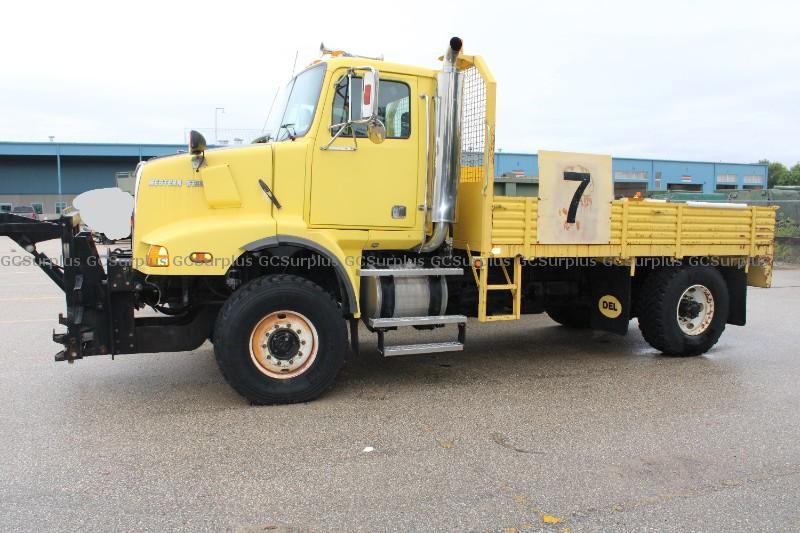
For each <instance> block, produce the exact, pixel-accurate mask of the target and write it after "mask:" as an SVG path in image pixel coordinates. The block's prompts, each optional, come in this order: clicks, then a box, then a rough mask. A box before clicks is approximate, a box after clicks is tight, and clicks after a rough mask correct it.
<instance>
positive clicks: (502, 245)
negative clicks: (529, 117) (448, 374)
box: [468, 196, 777, 321]
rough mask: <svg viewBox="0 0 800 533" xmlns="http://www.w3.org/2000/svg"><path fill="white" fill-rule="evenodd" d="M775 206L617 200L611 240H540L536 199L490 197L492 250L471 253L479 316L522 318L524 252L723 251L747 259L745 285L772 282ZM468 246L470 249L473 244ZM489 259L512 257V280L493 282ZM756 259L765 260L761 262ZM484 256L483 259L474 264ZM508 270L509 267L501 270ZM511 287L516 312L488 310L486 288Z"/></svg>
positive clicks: (622, 260) (622, 259)
mask: <svg viewBox="0 0 800 533" xmlns="http://www.w3.org/2000/svg"><path fill="white" fill-rule="evenodd" d="M776 210H777V207H772V206H769V207H764V206H748V207H744V208H740V209H735V208H722V207H713V206H697V207H695V206H690V205H686V204H682V203H667V202H653V201H648V200H630V201H629V200H627V199H626V200H615V201H613V203H612V207H611V239H610V241H609V243H608V244H542V243H539V242H538V240H537V238H536V235H537V231H536V230H537V223H538V198H535V197H512V196H497V197H495V198H494V200H493V202H492V216H491V228H490V232H491V247H490V249H491V254H489V253H488V250H487V251H484V252H482V253H480V254H478V255H471V253H470V258H471V260H472V263H473V269H474V274H475V279H476V282H477V284H478V289H479V294H480V298H479V302H480V303H481V304H482V305H479V319H480V320H481V321H487V320H498V319H500V320H502V319H505V320H509V319H514V318H519V307H518V304H517V299H518V297H519V294H520V293H521V291H520V290H519V288H518V287H519V282H518V281H516V280H518V279H519V274H518V273H517V270H518V269H519V268H520V266H519V262H520V261H519V258H520V257H522V258H526V259H533V258H560V257H564V258H566V257H586V258H598V259H605V258H609V259H615V260H616V261H617V263H618V264H629V265H631V273H633V272H634V265H635V263H636V261H635V260H636V259H637V258H643V257H664V258H674V259H683V258H685V257H709V258H714V257H719V258H723V257H725V258H739V259H743V260H745V261H744V265H745V270H746V271H747V272H748V284H749V285H752V286H757V287H768V286H769V285H770V284H771V278H772V258H773V254H774V240H775V211H776ZM468 251H469V250H468ZM489 258H514V259H515V260H514V280H515V282H516V286H515V283H513V282H509V283H508V286H497V287H495V286H492V285H488V282H487V277H488V276H487V275H488V267H484V268H476V267H475V265H476V264H484V265H485V264H488V262H487V260H488V259H489ZM752 259H760V261H758V262H754V261H752ZM477 260H480V261H481V263H476V261H477ZM504 274H505V275H507V273H505V272H504ZM501 288H502V289H508V290H511V291H512V295H513V297H514V312H513V314H512V315H503V316H502V317H496V318H495V317H491V316H487V315H486V308H485V305H486V292H487V291H489V290H495V289H501Z"/></svg>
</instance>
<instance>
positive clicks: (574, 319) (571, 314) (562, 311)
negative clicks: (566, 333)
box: [545, 305, 592, 329]
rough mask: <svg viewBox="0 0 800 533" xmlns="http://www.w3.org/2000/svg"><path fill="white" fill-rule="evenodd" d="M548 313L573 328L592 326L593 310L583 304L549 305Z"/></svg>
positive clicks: (546, 310)
mask: <svg viewBox="0 0 800 533" xmlns="http://www.w3.org/2000/svg"><path fill="white" fill-rule="evenodd" d="M545 312H546V313H547V315H548V316H549V317H550V318H552V319H553V320H555V321H556V322H558V323H559V324H561V325H562V326H565V327H568V328H571V329H588V328H590V327H591V316H592V315H591V310H590V309H589V308H588V307H586V306H582V305H563V306H562V305H559V306H552V307H547V308H546V309H545Z"/></svg>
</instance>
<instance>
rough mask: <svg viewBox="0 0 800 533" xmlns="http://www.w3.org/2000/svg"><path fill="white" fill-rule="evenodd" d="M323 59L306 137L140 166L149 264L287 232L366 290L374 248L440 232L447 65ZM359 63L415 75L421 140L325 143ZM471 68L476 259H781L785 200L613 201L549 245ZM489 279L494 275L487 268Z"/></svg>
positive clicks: (492, 86) (228, 258)
mask: <svg viewBox="0 0 800 533" xmlns="http://www.w3.org/2000/svg"><path fill="white" fill-rule="evenodd" d="M324 63H325V75H324V79H323V82H322V89H321V92H320V97H319V103H318V105H317V107H316V110H315V114H314V117H313V122H312V124H311V127H310V129H309V130H308V132H307V133H306V134H305V135H303V136H301V137H297V138H296V139H295V140H293V141H291V140H285V141H281V142H274V143H267V144H253V145H247V146H241V147H232V148H223V149H213V150H207V151H206V153H205V160H204V162H203V163H202V164H201V165H200V166H199V168H197V169H196V170H195V169H194V168H193V165H192V156H190V155H188V154H182V155H175V156H171V157H165V158H159V159H155V160H152V161H149V162H147V163H146V164H145V165H144V166H143V167H142V168H141V171H140V173H141V174H140V177H139V179H138V182H137V183H138V184H137V191H136V211H135V226H134V233H133V253H134V265H135V267H136V268H137V269H138V270H140V271H142V272H143V273H145V274H154V275H167V276H184V275H189V276H192V275H224V274H225V273H226V272H227V270H228V268H229V267H230V266H231V264H232V263H233V262H234V261H235V260H236V259H237V258H238V257H240V256H241V255H242V254H243V253H244V252H245V246H247V245H248V244H249V243H253V242H255V241H259V240H261V239H266V238H270V237H274V236H276V235H280V236H288V237H292V238H298V239H305V240H307V241H312V242H313V243H315V244H316V245H317V247H320V248H323V249H325V250H327V252H328V253H329V254H331V255H333V256H335V257H336V258H338V259H339V261H340V262H341V264H342V265H343V266H344V267H345V270H346V273H347V276H348V277H349V281H350V283H351V284H352V287H353V289H354V291H353V292H354V293H355V294H358V291H359V263H360V259H361V255H362V252H363V251H365V250H409V249H412V248H413V247H415V246H418V245H419V244H420V242H421V240H422V238H423V234H424V233H425V231H428V232H430V221H429V220H427V221H426V217H425V213H424V212H423V211H421V210H420V207H421V206H424V205H428V199H427V198H426V196H427V195H426V191H428V190H429V187H428V185H427V180H428V179H429V176H430V175H431V174H432V172H431V168H430V165H431V164H432V159H433V150H432V149H428V147H427V143H428V138H426V133H428V132H430V138H431V139H432V137H433V124H434V116H433V109H432V107H431V109H430V112H429V113H428V112H426V109H425V99H424V96H425V95H427V96H429V97H431V98H432V97H433V96H434V95H435V94H436V77H435V76H436V72H435V71H434V70H429V69H422V68H417V67H411V66H406V65H398V64H392V63H385V62H382V61H373V60H367V59H362V58H348V57H339V58H332V59H328V60H326V61H324ZM354 66H359V67H361V66H373V67H374V68H376V69H378V70H379V71H380V78H381V80H395V81H400V82H404V83H406V84H407V85H408V86H409V88H410V102H409V112H410V117H411V119H410V120H411V134H410V137H409V138H407V139H386V140H385V141H384V142H383V143H381V144H373V143H371V142H370V141H369V140H367V139H364V138H360V139H358V149H357V150H355V151H324V150H321V147H323V146H325V145H327V144H328V143H329V141H330V140H331V132H330V125H331V123H332V114H333V98H334V90H335V84H336V83H337V81H338V80H339V79H340V78H341V76H343V75H344V74H345V73H346V71H347V69H348V68H349V67H354ZM459 67H460V68H462V69H463V70H464V71H465V74H466V76H467V77H468V78H469V77H470V76H472V81H473V82H475V83H477V84H478V85H479V86H480V88H481V90H482V93H481V94H482V95H483V96H482V98H483V99H482V100H481V101H480V102H479V105H480V107H481V109H478V110H477V111H475V110H473V111H470V112H471V113H472V112H475V113H477V114H476V115H474V116H473V117H472V118H471V119H470V120H466V122H465V126H469V127H470V128H473V131H477V132H478V141H476V145H477V146H479V148H477V149H475V150H476V155H475V157H474V158H473V161H472V162H471V163H469V164H465V166H463V167H462V171H461V177H460V181H459V186H458V196H457V207H456V223H455V225H454V235H453V241H454V246H455V247H456V248H459V249H462V250H469V251H470V252H471V253H472V254H474V256H475V257H490V256H492V255H494V256H500V257H510V258H517V257H524V258H531V257H576V256H581V257H604V258H605V257H611V258H616V259H618V260H620V261H625V262H629V261H631V260H632V259H633V258H635V257H642V256H667V257H683V256H690V255H691V256H741V257H745V258H746V257H764V258H767V259H769V258H771V257H772V250H773V245H772V242H773V236H774V221H775V217H774V210H773V209H772V208H764V207H750V208H747V209H746V210H725V209H710V208H690V207H686V206H683V205H680V204H668V203H655V202H649V201H640V202H633V201H614V202H613V206H612V211H611V212H612V216H611V239H610V242H609V243H608V244H586V245H582V244H563V245H560V244H540V243H539V242H538V241H537V239H536V235H537V231H536V224H537V209H538V200H537V199H536V198H512V197H497V198H494V197H493V192H492V190H493V176H494V165H493V163H494V161H493V160H494V157H493V154H494V136H495V132H494V124H495V94H496V83H495V80H494V78H493V77H492V75H491V73H490V72H489V70H488V68H487V66H486V64H485V63H484V61H483V60H482V59H481V58H480V57H478V56H462V57H461V58H460V60H459ZM475 117H477V118H475ZM426 120H427V121H429V122H428V124H429V129H427V128H426V124H425V123H426ZM333 146H334V147H348V146H353V139H352V137H346V136H342V137H340V138H338V139H337V140H336V141H334V143H333ZM426 154H428V157H429V159H428V160H427V161H426ZM478 155H480V157H478ZM258 180H263V181H264V182H265V183H266V184H267V185H268V186H269V187H270V188H271V189H272V191H273V192H274V195H275V197H276V198H277V199H278V200H279V201H280V203H281V204H282V208H281V209H277V208H276V207H274V206H273V205H272V203H270V201H269V200H268V199H267V197H266V196H265V194H264V193H263V191H262V190H261V188H260V186H259V182H258ZM396 205H402V206H405V207H406V217H405V218H399V219H398V218H393V217H392V214H391V210H392V207H393V206H396ZM151 245H157V246H163V247H165V248H166V249H167V250H168V252H169V256H170V262H169V266H166V267H151V266H148V265H147V264H146V256H147V251H148V249H149V247H150V246H151ZM193 252H207V253H211V254H212V255H213V257H214V259H213V260H212V261H211V262H210V263H208V264H195V263H192V262H190V261H189V256H190V254H192V253H193ZM494 252H496V253H494ZM518 264H519V260H518V259H517V260H516V261H515V265H514V269H513V272H512V273H510V274H509V277H508V278H507V279H508V281H509V283H508V284H506V285H507V287H501V288H500V289H503V290H505V289H507V290H512V292H513V291H516V292H514V294H515V305H514V310H515V312H514V314H515V315H516V316H515V318H516V317H518V316H519V305H518V300H519V294H520V293H521V291H520V290H518V288H519V283H520V277H519V273H518ZM753 270H754V269H751V273H750V274H751V276H750V279H751V282H752V283H754V284H758V285H762V286H766V285H769V280H770V272H769V270H768V267H765V269H763V270H761V271H760V272H753ZM476 281H477V282H478V284H479V286H481V273H480V272H477V271H476ZM483 285H484V287H483V288H482V291H483V295H484V301H485V290H492V289H491V288H486V287H485V285H486V283H485V282H484V283H483ZM511 286H515V287H513V289H512V288H510V287H511ZM356 316H358V313H356ZM483 319H487V318H486V317H485V316H484V317H483Z"/></svg>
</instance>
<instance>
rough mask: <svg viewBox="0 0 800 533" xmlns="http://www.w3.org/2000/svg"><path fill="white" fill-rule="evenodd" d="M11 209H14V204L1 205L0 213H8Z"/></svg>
mask: <svg viewBox="0 0 800 533" xmlns="http://www.w3.org/2000/svg"><path fill="white" fill-rule="evenodd" d="M12 207H14V204H7V203H1V204H0V213H10V212H11V208H12Z"/></svg>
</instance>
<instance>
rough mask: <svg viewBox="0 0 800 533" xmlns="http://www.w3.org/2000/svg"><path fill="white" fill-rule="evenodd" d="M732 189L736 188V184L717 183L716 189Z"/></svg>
mask: <svg viewBox="0 0 800 533" xmlns="http://www.w3.org/2000/svg"><path fill="white" fill-rule="evenodd" d="M733 189H736V185H735V184H733V183H717V190H718V191H728V190H733Z"/></svg>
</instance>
